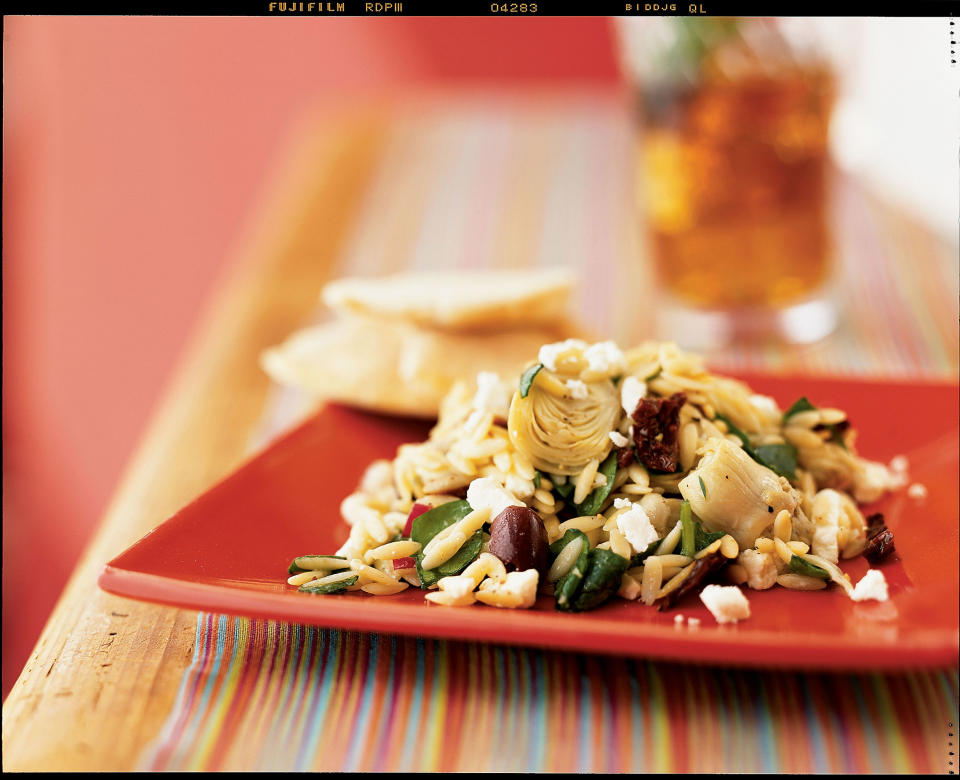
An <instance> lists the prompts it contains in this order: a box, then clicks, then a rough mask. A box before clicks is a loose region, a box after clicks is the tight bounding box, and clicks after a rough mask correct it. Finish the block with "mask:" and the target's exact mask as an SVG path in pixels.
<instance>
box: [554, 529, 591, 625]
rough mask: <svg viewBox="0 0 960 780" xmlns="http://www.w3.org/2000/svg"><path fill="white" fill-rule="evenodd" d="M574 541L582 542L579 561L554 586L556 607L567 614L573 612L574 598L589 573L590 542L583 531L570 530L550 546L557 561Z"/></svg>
mask: <svg viewBox="0 0 960 780" xmlns="http://www.w3.org/2000/svg"><path fill="white" fill-rule="evenodd" d="M574 539H581V540H582V545H581V548H580V554H579V555H578V556H577V560H576V562H575V563H574V564H573V566H572V567H571V568H570V571H568V572H567V573H566V574H564V575H563V576H562V577H561V578H560V579H559V580H557V583H556V585H555V586H554V600H555V601H556V607H557V609H559V610H563V611H567V612H569V611H572V605H573V600H574V597H575V596H576V594H577V591H578V590H579V589H580V584H581V583H582V582H583V577H584V575H585V574H586V572H587V562H588V560H589V554H590V540H589V539H587V535H586V534H585V533H584V532H583V531H578V530H577V529H575V528H570V529H568V530H567V532H566V533H565V534H564V535H563V536H562V537H561V538H560V539H558V540H557V541H555V542H554V543H553V544H551V545H550V554H551V555H552V556H553V558H554V559H556V557H557V556H558V555H559V554H560V552H561V551H562V550H563V548H564V547H566V546H567V545H568V544H570V542H572V541H573V540H574ZM551 563H552V561H551Z"/></svg>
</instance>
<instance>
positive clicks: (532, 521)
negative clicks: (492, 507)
mask: <svg viewBox="0 0 960 780" xmlns="http://www.w3.org/2000/svg"><path fill="white" fill-rule="evenodd" d="M488 549H489V550H490V552H491V553H492V554H493V555H496V556H497V557H498V558H499V559H500V560H501V561H503V565H504V566H505V567H506V569H507V571H512V570H514V569H515V570H517V571H526V570H527V569H536V570H537V571H538V572H540V575H541V577H542V576H543V575H545V574H546V573H547V552H548V544H547V529H546V528H544V527H543V520H541V519H540V515H538V514H537V513H536V512H534V511H533V510H532V509H530V508H529V507H525V506H508V507H507V508H506V509H504V510H503V511H502V512H501V513H500V514H499V515H497V516H496V517H495V518H493V522H491V523H490V544H489V547H488Z"/></svg>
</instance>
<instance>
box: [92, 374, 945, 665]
mask: <svg viewBox="0 0 960 780" xmlns="http://www.w3.org/2000/svg"><path fill="white" fill-rule="evenodd" d="M744 379H746V381H747V382H749V383H750V385H751V386H752V387H754V388H755V389H756V390H757V391H758V392H763V393H767V394H770V395H772V396H773V397H774V398H776V399H777V401H778V402H779V403H780V405H781V406H782V407H784V408H785V407H786V406H787V405H789V404H790V403H791V402H792V401H794V400H795V399H796V398H797V397H798V396H800V395H806V396H807V397H808V398H809V399H810V400H811V401H812V402H813V403H815V404H818V405H825V406H826V405H829V406H834V407H839V408H841V409H844V410H846V411H847V412H848V414H849V415H850V419H851V420H852V422H853V423H854V426H855V428H856V429H857V430H858V431H859V439H858V441H857V447H858V450H859V451H860V452H861V453H862V454H864V455H865V456H866V457H869V458H872V459H876V460H881V461H888V460H889V459H890V458H891V457H893V456H894V455H898V454H905V455H906V456H907V457H908V458H909V459H910V466H911V478H912V479H913V480H914V481H918V482H921V483H923V484H924V485H925V486H926V487H927V490H928V494H927V496H926V498H925V499H922V500H917V499H911V498H909V497H907V495H906V493H905V491H901V492H900V493H899V494H896V495H894V496H890V497H887V498H886V499H884V500H883V501H881V502H879V503H878V504H877V505H876V506H875V507H871V508H870V509H871V511H882V512H884V513H885V514H886V517H887V523H888V525H889V527H890V528H891V529H892V530H893V532H894V534H895V537H896V549H897V556H896V557H895V559H894V560H892V561H890V562H887V563H886V564H884V565H883V571H884V573H885V574H886V578H887V581H888V583H889V585H890V600H889V601H887V602H884V603H879V602H860V603H855V602H853V601H851V600H850V599H849V598H848V597H847V596H846V595H845V594H844V593H843V592H842V591H840V590H839V589H838V588H835V587H834V588H828V589H827V590H825V591H816V592H806V593H801V592H797V591H788V590H785V589H783V588H774V589H772V590H768V591H762V592H757V591H748V592H747V593H748V596H749V599H750V604H751V609H752V617H751V618H750V619H749V620H746V621H743V622H741V623H739V624H736V625H724V626H720V625H717V623H716V622H715V621H714V619H713V618H712V617H711V615H710V614H709V613H708V612H707V611H706V609H705V608H704V607H703V606H702V605H701V604H700V602H699V599H697V598H696V596H691V597H688V598H687V599H686V600H685V601H684V602H682V603H681V604H680V605H679V606H678V607H677V608H675V609H673V610H670V611H667V612H664V613H660V612H657V611H656V610H655V609H652V608H650V607H646V606H644V605H642V604H639V603H636V602H628V601H624V600H622V599H614V600H612V601H611V602H609V603H608V604H606V605H604V606H602V607H600V608H599V609H597V610H595V611H592V612H586V613H581V614H567V613H562V612H558V611H556V610H555V609H554V608H553V600H552V598H550V597H548V596H541V597H540V598H539V600H538V601H537V604H536V606H535V607H534V608H533V609H530V610H516V611H514V610H501V609H496V608H491V607H485V606H482V605H479V604H477V605H474V606H471V607H466V608H462V607H461V608H453V607H441V606H436V605H432V604H429V603H428V602H426V601H425V600H424V598H423V593H422V592H421V591H419V590H415V589H412V588H411V589H408V590H407V591H404V592H403V593H401V594H399V595H397V596H368V595H367V594H364V593H359V592H358V593H348V594H339V595H328V596H313V595H308V594H304V593H298V592H296V590H295V589H294V588H293V587H291V586H288V585H287V584H286V582H285V578H286V570H287V565H288V564H289V563H290V561H291V559H293V558H294V557H295V556H297V555H302V554H305V553H324V552H333V551H334V550H336V549H337V548H338V547H339V546H340V545H341V544H342V543H343V541H344V540H345V539H346V535H347V527H346V525H345V524H344V523H343V521H342V520H341V519H340V514H339V509H338V508H339V504H340V502H341V500H342V499H343V498H344V496H346V495H347V494H348V493H350V492H351V491H352V490H353V489H354V487H355V486H356V484H357V481H358V479H359V477H360V475H361V473H362V472H363V470H364V468H365V467H366V466H367V464H368V463H369V462H370V461H371V460H373V459H375V458H383V457H392V455H393V454H394V452H395V450H396V447H397V445H399V444H401V443H403V442H407V441H420V440H422V439H423V438H424V437H425V435H426V432H427V428H428V426H426V425H424V424H423V423H416V422H411V421H406V420H398V419H396V418H388V417H380V416H377V415H371V414H366V413H362V412H358V411H354V410H351V409H347V408H345V407H340V406H334V405H329V406H326V407H325V408H323V409H321V410H320V411H319V412H318V413H317V414H316V415H315V416H314V417H312V418H311V419H310V420H308V421H307V422H306V423H304V424H303V425H301V426H300V427H298V428H296V429H295V430H293V431H291V432H290V433H288V434H286V435H285V436H283V437H282V438H280V439H278V440H277V441H276V442H275V443H273V444H272V445H271V446H270V447H268V448H267V449H266V450H265V451H264V452H262V453H261V454H259V455H257V456H256V457H255V458H253V459H252V460H251V461H249V462H248V463H247V464H246V465H244V466H243V467H241V468H240V469H239V470H238V471H236V472H235V473H234V474H233V475H231V476H230V477H228V478H227V479H225V480H223V481H222V482H220V483H219V484H217V485H215V486H214V487H212V488H211V489H210V490H209V491H207V492H206V493H204V494H203V495H202V496H200V497H199V498H198V499H196V500H195V501H193V502H192V503H190V504H189V505H188V506H186V507H184V508H183V509H181V510H180V511H179V512H177V514H175V515H174V516H173V517H171V518H170V519H169V520H167V521H166V522H165V523H163V524H162V525H160V526H159V527H158V528H156V529H154V530H153V531H151V532H150V533H149V534H147V535H146V536H144V537H143V538H142V539H141V540H140V541H138V542H137V543H136V544H134V545H133V546H132V547H130V548H129V549H128V550H127V551H126V552H124V553H122V554H121V555H120V556H118V557H117V558H115V559H114V560H112V561H111V562H110V563H109V564H107V566H106V567H105V568H104V570H103V573H102V574H101V575H100V579H99V583H100V586H101V587H102V588H103V589H104V590H107V591H110V592H112V593H117V594H120V595H124V596H130V597H133V598H138V599H146V600H149V601H155V602H160V603H163V604H173V605H176V606H181V607H188V608H193V609H202V610H208V611H214V612H227V613H234V614H240V615H249V616H253V617H262V618H273V619H277V620H284V621H292V622H299V623H312V624H317V625H322V626H328V627H335V628H345V629H359V630H364V631H380V632H386V633H397V634H411V635H419V636H432V637H445V638H453V639H462V640H478V641H488V642H496V643H509V644H518V645H530V646H537V647H552V648H562V649H568V650H579V651H585V652H600V653H610V654H616V655H633V656H648V657H657V658H668V659H685V660H690V661H699V662H706V663H711V664H738V665H760V666H779V667H794V668H808V669H809V668H833V669H853V668H857V669H864V668H872V669H879V668H883V669H896V668H908V667H912V668H916V667H933V666H948V665H953V664H955V663H956V661H957V652H958V628H957V623H958V620H957V614H958V595H957V594H958V558H957V550H958V536H957V534H958V532H957V526H958V488H957V472H958V427H960V419H958V388H957V386H956V385H954V384H946V383H940V384H936V383H932V384H931V383H927V384H900V383H892V382H866V381H850V380H846V379H843V380H841V379H822V378H821V379H814V378H800V377H795V378H786V377H763V376H753V377H744ZM844 568H845V569H846V570H847V571H848V572H849V573H850V575H851V577H852V578H853V580H854V581H856V580H857V579H858V578H859V577H860V576H862V574H863V573H864V572H865V571H866V569H867V563H866V561H864V560H863V559H856V560H853V561H850V562H848V563H845V564H844ZM677 614H683V615H686V616H689V617H697V618H700V619H701V624H700V626H699V627H697V628H689V627H686V626H683V627H678V626H675V625H674V616H675V615H677Z"/></svg>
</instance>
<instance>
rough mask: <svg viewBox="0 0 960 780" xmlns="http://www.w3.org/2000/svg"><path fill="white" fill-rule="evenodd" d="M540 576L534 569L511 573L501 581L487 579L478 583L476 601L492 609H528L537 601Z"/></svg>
mask: <svg viewBox="0 0 960 780" xmlns="http://www.w3.org/2000/svg"><path fill="white" fill-rule="evenodd" d="M539 581H540V575H539V573H538V572H537V570H536V569H527V570H526V571H512V572H510V573H509V574H507V576H506V577H504V578H503V579H493V578H490V577H488V578H487V579H485V580H484V581H483V582H481V583H480V590H479V591H477V593H476V597H477V600H478V601H482V602H483V603H484V604H488V605H489V606H492V607H507V608H512V609H528V608H529V607H532V606H533V605H534V603H535V602H536V600H537V584H538V583H539Z"/></svg>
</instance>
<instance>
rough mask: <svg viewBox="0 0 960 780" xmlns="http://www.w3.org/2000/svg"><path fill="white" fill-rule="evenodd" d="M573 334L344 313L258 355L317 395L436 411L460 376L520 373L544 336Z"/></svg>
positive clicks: (416, 412) (280, 375) (431, 414)
mask: <svg viewBox="0 0 960 780" xmlns="http://www.w3.org/2000/svg"><path fill="white" fill-rule="evenodd" d="M571 334H572V331H571V329H570V328H569V326H567V327H565V328H562V329H524V330H514V331H506V332H502V333H455V332H444V331H431V330H426V329H422V328H418V327H416V326H414V325H406V324H397V325H394V326H387V325H385V324H384V323H383V322H382V321H378V320H374V319H371V318H367V317H357V316H352V317H340V318H338V319H337V320H334V321H332V322H329V323H325V324H323V325H317V326H313V327H310V328H306V329H304V330H301V331H298V332H297V333H294V334H293V335H292V336H291V337H290V338H288V339H287V340H286V341H285V342H283V343H282V344H280V345H279V346H276V347H272V348H270V349H267V350H265V351H264V353H263V354H262V356H261V360H260V362H261V365H262V366H263V368H264V370H265V371H266V372H267V373H268V374H269V375H270V377H271V378H273V379H274V380H275V381H276V382H278V383H280V384H283V385H287V386H291V387H295V388H298V389H300V390H303V391H305V392H307V393H309V394H310V395H312V396H314V397H316V398H320V399H328V400H332V401H338V402H341V403H346V404H350V405H353V406H360V407H364V408H367V409H372V410H375V411H378V412H385V413H388V414H397V415H408V416H413V417H424V418H435V417H436V415H437V410H438V409H439V408H440V402H441V400H442V399H443V397H444V395H446V393H447V391H448V390H449V389H450V388H451V387H452V386H453V384H454V382H456V381H457V380H459V379H473V378H475V377H476V375H477V373H478V372H480V371H493V372H496V373H498V374H500V375H501V376H503V377H507V376H510V375H511V374H514V373H516V374H518V375H519V373H520V372H521V371H522V370H523V368H524V365H525V364H526V363H527V362H528V361H529V360H530V359H531V356H533V355H536V354H537V350H538V349H539V348H540V346H541V345H542V344H545V343H549V342H553V341H557V340H560V339H563V338H566V337H568V336H569V335H571Z"/></svg>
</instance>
